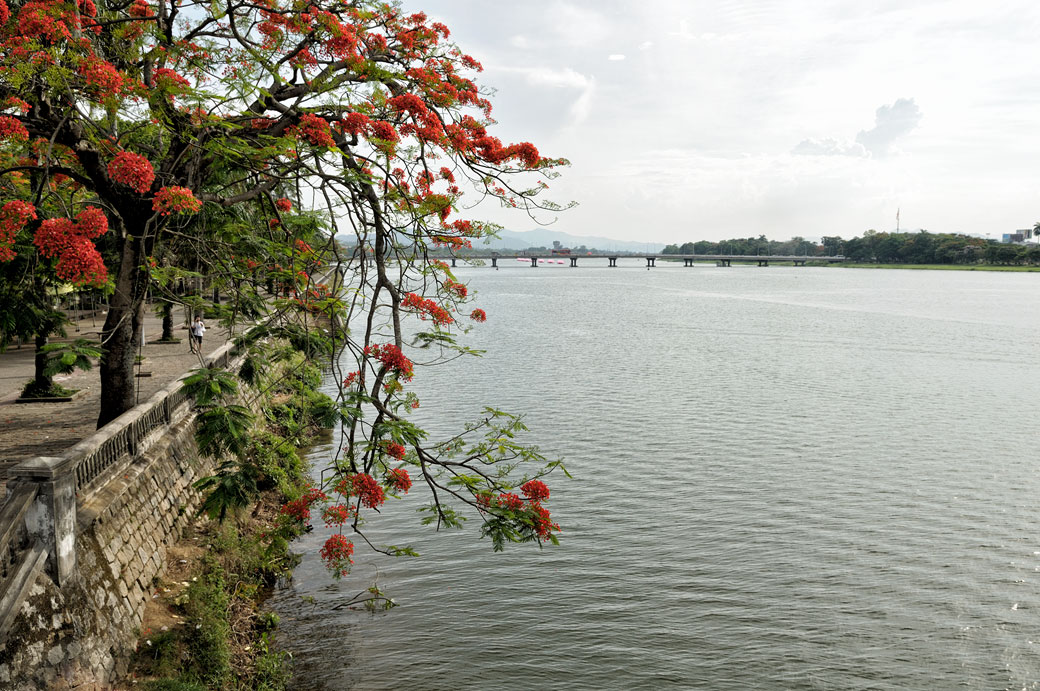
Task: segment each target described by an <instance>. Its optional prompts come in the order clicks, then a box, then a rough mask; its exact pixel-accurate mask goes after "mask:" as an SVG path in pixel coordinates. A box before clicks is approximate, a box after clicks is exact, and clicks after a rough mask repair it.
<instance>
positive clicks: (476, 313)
mask: <svg viewBox="0 0 1040 691" xmlns="http://www.w3.org/2000/svg"><path fill="white" fill-rule="evenodd" d="M469 318H470V319H472V320H473V321H475V322H485V321H487V313H486V312H484V310H482V309H479V308H478V309H475V310H473V311H472V312H470V313H469Z"/></svg>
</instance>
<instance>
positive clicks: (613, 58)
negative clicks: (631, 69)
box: [607, 53, 625, 62]
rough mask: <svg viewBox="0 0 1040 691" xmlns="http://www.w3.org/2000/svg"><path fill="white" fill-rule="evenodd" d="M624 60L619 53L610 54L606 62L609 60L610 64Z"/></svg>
mask: <svg viewBox="0 0 1040 691" xmlns="http://www.w3.org/2000/svg"><path fill="white" fill-rule="evenodd" d="M624 59H625V56H624V55H622V54H621V53H611V54H610V55H608V56H607V60H610V61H612V62H619V61H621V60H624Z"/></svg>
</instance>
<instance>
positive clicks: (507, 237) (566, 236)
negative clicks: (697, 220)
mask: <svg viewBox="0 0 1040 691" xmlns="http://www.w3.org/2000/svg"><path fill="white" fill-rule="evenodd" d="M499 236H500V237H499V238H495V239H492V240H491V243H490V244H489V245H484V244H483V242H480V243H476V244H474V247H491V248H493V249H513V250H522V249H527V248H528V247H552V246H553V240H559V241H560V244H562V245H563V246H564V247H570V248H572V249H577V248H578V247H580V246H582V245H585V247H587V248H588V249H590V250H592V249H598V250H621V251H624V252H648V251H649V252H660V251H661V250H662V249H664V243H659V242H630V241H626V240H614V239H612V238H605V237H600V236H594V235H571V234H570V233H564V232H561V231H559V230H549V229H548V228H535V229H534V230H527V231H515V230H502V231H501V232H499Z"/></svg>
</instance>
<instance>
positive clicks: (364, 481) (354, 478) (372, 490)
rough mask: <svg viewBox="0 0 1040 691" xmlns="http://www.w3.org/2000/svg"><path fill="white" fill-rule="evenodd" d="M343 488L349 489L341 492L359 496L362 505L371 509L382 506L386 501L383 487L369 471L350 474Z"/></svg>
mask: <svg viewBox="0 0 1040 691" xmlns="http://www.w3.org/2000/svg"><path fill="white" fill-rule="evenodd" d="M341 486H342V485H341ZM343 488H344V489H346V490H347V491H346V492H341V493H342V494H346V495H348V496H352V497H357V498H358V499H359V500H360V501H361V505H362V506H365V507H368V508H370V509H374V508H376V507H377V506H382V505H383V502H385V501H386V494H385V493H384V492H383V488H382V487H381V486H380V485H379V483H378V482H376V479H375V478H374V477H372V476H371V475H369V474H368V473H357V474H356V475H348V476H347V479H346V484H345V486H343ZM337 489H339V488H337Z"/></svg>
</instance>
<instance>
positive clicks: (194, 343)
mask: <svg viewBox="0 0 1040 691" xmlns="http://www.w3.org/2000/svg"><path fill="white" fill-rule="evenodd" d="M205 333H206V325H205V324H203V323H202V317H198V316H196V317H195V321H194V322H193V323H192V325H191V352H193V353H201V352H202V335H203V334H205Z"/></svg>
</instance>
